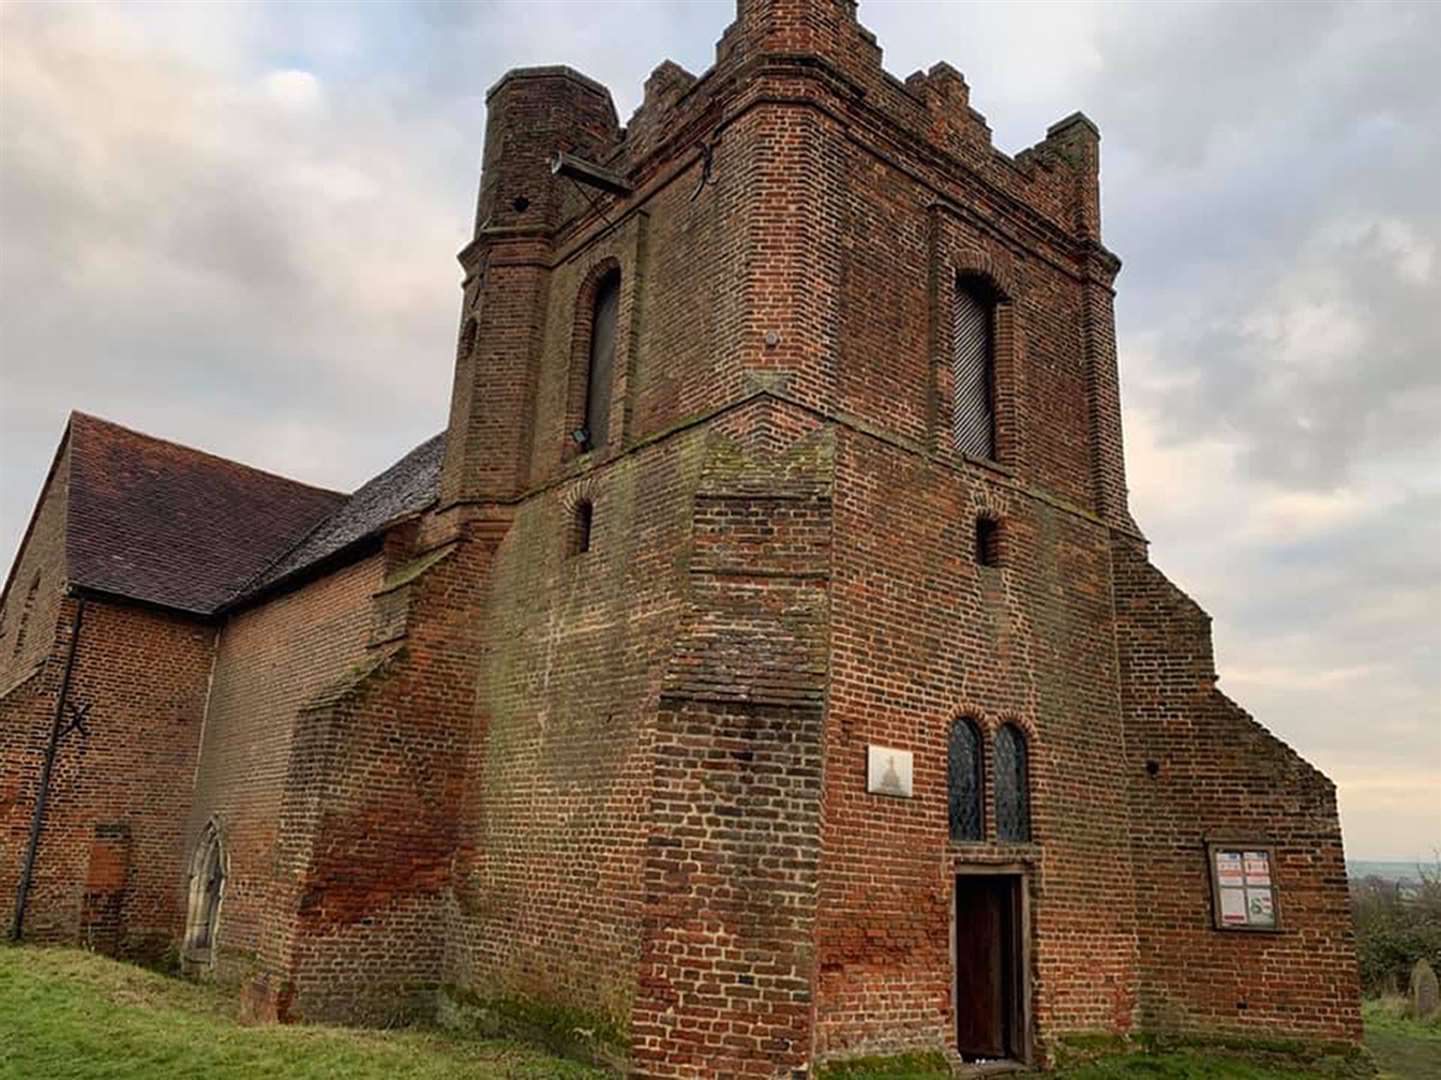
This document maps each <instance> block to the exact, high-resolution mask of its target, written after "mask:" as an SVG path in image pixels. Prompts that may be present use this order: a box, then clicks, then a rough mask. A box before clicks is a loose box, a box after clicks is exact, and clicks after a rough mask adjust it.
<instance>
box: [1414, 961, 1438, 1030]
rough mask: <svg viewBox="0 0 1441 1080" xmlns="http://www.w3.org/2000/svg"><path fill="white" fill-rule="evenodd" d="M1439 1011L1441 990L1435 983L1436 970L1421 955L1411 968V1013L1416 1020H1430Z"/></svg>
mask: <svg viewBox="0 0 1441 1080" xmlns="http://www.w3.org/2000/svg"><path fill="white" fill-rule="evenodd" d="M1438 1011H1441V991H1438V989H1437V985H1436V972H1434V971H1432V970H1431V965H1430V964H1428V963H1427V962H1426V960H1425V958H1424V957H1423V958H1422V959H1420V960H1417V961H1416V966H1415V967H1413V968H1412V969H1411V1015H1412V1016H1414V1017H1415V1018H1416V1019H1417V1020H1430V1019H1431V1017H1433V1016H1435V1015H1436V1013H1437V1012H1438Z"/></svg>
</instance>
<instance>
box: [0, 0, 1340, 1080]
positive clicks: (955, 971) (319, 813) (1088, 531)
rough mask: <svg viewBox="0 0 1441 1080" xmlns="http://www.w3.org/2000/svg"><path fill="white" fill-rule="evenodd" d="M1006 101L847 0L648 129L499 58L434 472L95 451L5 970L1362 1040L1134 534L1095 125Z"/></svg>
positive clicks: (17, 821) (21, 593)
mask: <svg viewBox="0 0 1441 1080" xmlns="http://www.w3.org/2000/svg"><path fill="white" fill-rule="evenodd" d="M968 94H969V92H968V88H967V86H966V83H965V81H964V79H963V78H962V77H961V76H960V75H959V74H958V73H957V72H956V71H955V70H954V69H953V68H951V67H948V66H947V65H945V64H937V65H936V66H935V67H933V68H931V69H930V70H929V71H927V72H917V73H915V74H913V75H911V76H909V77H908V78H906V79H905V80H904V81H902V80H900V79H897V78H895V77H894V76H892V75H890V74H888V73H887V72H886V71H885V70H884V69H883V68H882V65H881V51H880V49H879V47H878V46H877V44H876V41H875V39H874V37H873V36H872V35H871V34H870V33H869V32H867V31H866V30H865V29H864V28H863V27H862V26H861V25H860V24H859V23H858V22H857V21H856V12H855V6H854V4H853V3H850V2H847V0H739V3H738V5H737V15H736V19H735V21H734V23H733V24H732V25H731V26H730V27H729V28H728V29H727V30H726V31H725V33H724V35H723V36H722V38H721V39H720V41H719V43H718V46H717V50H716V58H715V64H714V66H713V67H712V68H710V70H708V71H707V72H705V73H704V74H702V75H699V76H697V75H692V74H691V73H689V72H687V71H685V70H683V69H681V68H680V67H679V66H677V65H676V64H674V63H670V62H666V63H663V64H661V65H660V66H659V67H658V68H656V70H655V72H654V73H653V74H652V75H651V76H650V78H649V79H648V80H647V82H646V85H645V97H644V103H643V104H642V105H641V106H640V108H639V109H638V110H637V111H636V112H635V114H634V115H633V116H632V117H631V118H630V121H629V123H628V124H626V125H625V126H624V127H622V126H620V124H619V123H618V119H617V116H616V112H615V108H614V106H613V104H612V102H611V98H610V94H609V93H608V92H607V90H606V89H605V88H604V87H602V86H600V85H598V84H597V83H595V82H593V81H592V80H590V79H588V78H586V77H585V76H584V75H581V74H578V73H577V72H575V71H572V70H570V69H567V68H562V67H550V68H528V69H519V70H514V71H511V72H510V73H508V74H507V75H505V76H504V77H503V78H502V79H501V80H500V81H499V82H498V83H497V84H496V85H495V86H494V87H492V88H491V90H490V91H489V95H488V97H487V104H488V114H487V126H486V136H485V150H484V161H483V171H482V174H481V181H480V195H479V202H478V206H477V211H476V225H475V232H474V237H473V239H471V241H470V242H469V243H467V244H466V245H465V247H464V248H463V249H462V250H461V252H460V256H459V258H460V264H461V267H462V269H463V295H462V300H461V307H460V317H459V320H458V327H457V341H458V346H457V350H456V359H455V380H454V388H453V392H452V397H451V409H450V418H449V423H448V425H447V427H446V430H445V431H444V432H443V433H441V434H439V435H437V436H436V437H435V438H433V439H430V440H429V441H427V442H425V443H423V444H422V445H420V446H418V447H417V448H416V449H415V450H413V451H412V452H411V453H409V454H408V455H406V456H405V457H404V458H402V459H401V460H400V461H399V462H397V463H396V464H395V465H394V466H393V467H391V468H390V469H388V470H386V471H385V472H384V473H382V474H381V475H379V476H377V477H375V478H374V479H373V480H371V481H369V482H368V483H366V484H364V485H363V486H361V487H360V488H359V489H357V490H356V491H354V492H353V493H351V494H349V495H346V494H342V493H338V492H334V491H326V490H320V489H317V488H314V487H310V486H307V485H305V484H301V483H297V482H295V481H292V480H288V479H284V478H282V477H279V476H274V475H271V474H268V473H264V472H260V471H258V470H256V469H253V468H249V467H247V466H245V465H241V464H238V463H236V462H233V461H227V460H224V459H222V458H218V457H215V456H212V455H210V454H206V453H203V452H201V451H199V450H193V449H189V448H186V447H182V446H177V445H175V444H173V443H169V442H166V441H164V440H161V439H157V438H152V437H150V436H147V435H143V434H140V433H138V432H135V431H131V430H128V429H126V428H124V427H121V426H119V425H117V424H114V423H111V422H109V421H105V420H100V419H97V418H95V417H92V416H88V415H84V414H81V413H75V414H73V415H72V417H71V418H70V422H69V425H68V426H67V428H66V430H65V432H64V434H63V436H62V437H61V440H60V443H59V447H58V449H57V451H56V454H55V458H54V464H53V465H52V467H51V470H50V473H49V475H48V477H46V478H45V481H44V486H43V488H42V489H41V493H40V496H39V500H38V504H37V507H36V510H35V512H34V516H33V518H32V520H31V522H30V525H29V528H28V531H27V532H26V534H25V539H24V542H23V545H22V547H21V549H20V551H19V554H18V557H17V559H16V562H15V565H14V566H13V567H12V568H11V570H10V574H9V577H8V579H7V581H6V585H5V592H4V598H3V616H0V619H3V624H0V917H3V918H4V920H5V922H6V923H8V925H9V928H10V931H11V934H12V935H14V936H18V937H21V938H23V939H24V940H27V941H36V942H68V943H82V944H85V945H87V946H90V947H93V948H96V949H99V950H103V951H108V952H113V953H117V954H120V955H145V954H150V955H156V954H165V953H170V954H171V955H172V956H174V957H175V958H177V959H178V961H179V962H180V963H181V964H182V965H183V966H184V967H185V968H186V969H188V970H189V971H190V972H192V973H194V974H196V975H197V976H202V977H213V978H217V979H229V980H232V981H233V982H234V983H235V984H236V986H237V994H239V995H241V998H242V1001H243V1006H244V1008H245V1010H247V1011H248V1013H249V1014H250V1015H252V1016H255V1017H258V1018H270V1019H279V1020H330V1021H346V1022H376V1021H381V1022H393V1021H397V1020H403V1019H407V1018H412V1017H420V1018H426V1017H432V1016H435V1015H436V1014H437V1011H440V1012H445V1013H447V1014H459V1013H461V1012H464V1011H466V1010H469V1011H470V1012H472V1013H475V1014H477V1015H481V1016H486V1017H496V1016H499V1017H502V1018H504V1017H507V1016H510V1017H521V1016H528V1017H530V1018H532V1020H534V1019H535V1018H537V1017H539V1018H541V1021H545V1022H549V1023H550V1026H551V1027H552V1028H554V1027H557V1026H560V1025H557V1024H556V1023H555V1022H554V1021H555V1018H556V1017H561V1018H569V1027H568V1028H567V1030H568V1031H570V1033H571V1035H572V1036H573V1038H574V1039H575V1040H576V1041H577V1042H582V1043H585V1046H586V1048H588V1051H589V1052H592V1053H593V1056H596V1057H599V1058H602V1059H605V1060H609V1061H611V1062H612V1063H615V1064H617V1065H618V1066H619V1067H620V1068H623V1069H628V1070H629V1071H630V1072H631V1074H632V1075H636V1076H645V1077H712V1076H722V1075H725V1076H741V1075H745V1076H758V1077H780V1076H785V1077H794V1076H802V1075H805V1074H806V1070H807V1069H809V1068H812V1067H813V1066H814V1065H815V1064H817V1063H820V1062H825V1061H830V1060H835V1059H840V1058H845V1057H848V1056H855V1055H862V1054H865V1055H870V1054H888V1053H897V1052H902V1051H912V1050H933V1051H940V1052H941V1053H943V1054H945V1055H946V1056H947V1057H948V1058H949V1059H950V1060H951V1061H953V1062H956V1063H958V1064H959V1063H961V1062H981V1061H992V1060H1010V1061H1013V1062H1021V1063H1031V1064H1042V1065H1043V1064H1046V1063H1048V1062H1050V1061H1053V1060H1054V1058H1055V1054H1056V1052H1057V1048H1058V1047H1059V1046H1061V1045H1062V1044H1063V1043H1064V1041H1065V1040H1066V1039H1067V1037H1068V1036H1071V1035H1074V1034H1076V1033H1096V1032H1109V1033H1114V1034H1127V1033H1136V1032H1154V1031H1192V1032H1206V1031H1214V1032H1226V1033H1231V1034H1236V1033H1240V1034H1252V1035H1267V1036H1269V1035H1286V1036H1295V1037H1301V1038H1305V1039H1311V1040H1318V1041H1320V1040H1342V1041H1354V1040H1356V1039H1357V1038H1358V1037H1359V1033H1360V1021H1359V1015H1358V1001H1357V998H1358V983H1357V972H1356V962H1355V957H1354V951H1353V945H1352V932H1351V926H1350V916H1349V913H1348V907H1347V894H1346V875H1345V869H1344V864H1343V859H1342V842H1341V830H1340V826H1339V824H1338V819H1337V810H1336V793H1335V788H1334V786H1333V785H1332V784H1331V783H1330V781H1328V780H1327V779H1326V778H1325V777H1324V776H1322V775H1321V774H1320V773H1319V772H1317V771H1316V770H1315V769H1314V768H1312V767H1311V766H1310V765H1308V764H1307V763H1306V762H1305V761H1303V760H1302V759H1301V758H1300V757H1299V756H1297V755H1296V754H1295V753H1294V752H1293V751H1292V750H1291V749H1290V748H1289V747H1287V746H1286V745H1285V744H1283V743H1282V742H1280V741H1279V740H1277V739H1276V738H1275V737H1274V736H1272V735H1271V734H1270V733H1268V732H1267V731H1266V730H1265V729H1264V728H1263V727H1261V726H1260V725H1259V724H1257V723H1256V722H1255V721H1254V720H1252V719H1251V717H1250V716H1248V715H1247V714H1246V713H1245V712H1244V711H1242V709H1240V708H1239V707H1238V706H1237V705H1235V704H1234V703H1232V702H1231V701H1230V700H1229V699H1228V698H1227V697H1225V696H1224V695H1223V694H1222V693H1221V692H1220V691H1219V690H1218V689H1217V688H1216V678H1217V676H1216V674H1215V671H1214V661H1213V654H1212V648H1211V638H1210V620H1209V619H1208V617H1207V615H1206V614H1205V613H1204V612H1203V611H1202V610H1201V609H1200V608H1199V607H1197V606H1196V604H1195V603H1194V602H1193V601H1192V600H1190V599H1189V598H1188V597H1187V596H1186V595H1185V594H1184V593H1183V592H1181V591H1180V589H1178V588H1177V587H1176V586H1175V585H1173V584H1172V583H1171V582H1170V581H1168V580H1167V578H1166V577H1165V576H1163V574H1162V573H1161V572H1160V571H1159V570H1157V569H1156V568H1155V567H1154V566H1153V565H1152V564H1151V563H1150V561H1149V560H1148V556H1147V545H1146V540H1145V538H1144V536H1143V534H1142V532H1141V530H1140V528H1139V527H1138V526H1137V524H1136V523H1135V522H1134V521H1133V520H1132V517H1131V514H1130V512H1129V510H1128V507H1127V496H1126V481H1125V469H1124V458H1123V452H1122V439H1121V409H1120V402H1119V398H1118V389H1117V358H1116V346H1115V330H1114V314H1113V296H1114V292H1113V282H1114V280H1115V278H1116V275H1117V272H1118V270H1119V268H1120V262H1119V260H1118V259H1117V258H1116V257H1115V256H1114V255H1113V254H1112V253H1111V252H1110V251H1109V250H1107V248H1106V247H1105V246H1104V243H1103V241H1102V234H1101V218H1100V209H1099V207H1100V200H1099V185H1098V175H1099V143H1100V136H1099V133H1098V131H1097V128H1096V126H1095V125H1094V124H1093V123H1092V122H1091V121H1090V120H1088V119H1087V118H1086V117H1085V116H1083V115H1081V114H1079V113H1077V114H1075V115H1072V116H1070V117H1067V118H1066V119H1064V120H1061V121H1060V122H1059V123H1057V124H1055V125H1053V126H1052V127H1051V128H1050V129H1049V131H1048V132H1047V133H1046V135H1045V138H1044V139H1042V140H1041V141H1040V142H1038V143H1036V145H1034V146H1033V147H1031V148H1030V149H1027V150H1025V151H1023V152H1021V153H1019V154H1017V155H1016V156H1014V157H1012V156H1008V155H1006V154H1004V153H1002V152H1000V151H998V150H997V149H996V148H995V147H993V146H992V144H991V137H990V131H989V129H988V128H987V126H986V122H985V120H984V118H983V117H982V116H981V115H980V114H979V113H977V112H976V111H974V110H973V109H972V108H971V107H970V104H969V100H968ZM541 1021H536V1022H538V1023H539V1022H541Z"/></svg>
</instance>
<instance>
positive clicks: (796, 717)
mask: <svg viewBox="0 0 1441 1080" xmlns="http://www.w3.org/2000/svg"><path fill="white" fill-rule="evenodd" d="M817 428H818V425H817V424H816V421H815V419H814V417H811V416H809V415H807V414H805V413H800V412H797V411H795V410H790V409H787V408H785V407H784V406H781V405H778V404H776V403H773V402H767V401H757V402H753V403H751V404H750V405H747V406H745V407H743V408H741V409H738V410H737V411H735V412H733V413H731V414H729V415H727V416H726V417H724V418H722V419H721V420H720V421H718V422H717V423H716V424H715V425H714V427H713V428H712V429H711V431H710V432H709V433H708V436H707V442H708V447H707V454H706V461H705V467H704V469H703V471H702V475H701V480H700V486H699V488H698V490H697V491H696V494H695V499H694V523H693V526H692V535H691V548H690V552H689V557H688V560H687V563H688V571H689V574H688V589H687V592H688V597H689V604H688V607H687V610H686V613H685V616H684V619H683V621H682V624H681V626H680V627H679V634H678V635H677V637H676V639H675V642H674V645H673V646H672V649H671V654H670V660H669V663H668V665H667V669H666V675H665V681H664V684H663V687H662V691H661V697H660V707H659V716H658V719H657V722H656V727H655V736H654V738H655V750H654V755H655V766H654V776H653V781H652V788H651V794H650V799H649V804H648V807H647V811H648V813H647V817H648V819H649V824H650V835H649V838H648V840H647V844H646V855H645V871H644V878H643V895H644V897H645V918H644V923H643V935H642V940H643V947H642V950H641V956H640V971H639V984H638V988H637V993H636V1001H635V1008H634V1010H633V1013H632V1035H633V1038H634V1044H633V1047H634V1055H635V1064H636V1066H637V1069H638V1071H639V1073H640V1074H641V1075H644V1076H654V1077H690V1076H712V1075H732V1076H774V1075H777V1074H778V1073H780V1072H786V1071H788V1070H791V1069H798V1068H802V1067H804V1066H805V1065H806V1063H807V1062H808V1061H809V1060H810V1055H811V1016H812V1009H813V1002H812V986H813V980H814V959H815V958H814V953H813V950H812V947H811V933H812V926H813V922H814V919H815V917H816V905H817V882H818V875H819V869H820V857H821V800H820V795H821V776H822V753H823V738H822V732H823V726H824V725H823V717H824V703H825V691H826V682H827V679H826V676H827V665H826V642H827V629H828V618H829V607H830V605H829V602H828V586H829V568H830V556H831V540H832V529H831V486H832V478H833V467H834V442H833V440H832V439H831V438H830V437H828V435H827V433H825V432H823V431H818V430H817Z"/></svg>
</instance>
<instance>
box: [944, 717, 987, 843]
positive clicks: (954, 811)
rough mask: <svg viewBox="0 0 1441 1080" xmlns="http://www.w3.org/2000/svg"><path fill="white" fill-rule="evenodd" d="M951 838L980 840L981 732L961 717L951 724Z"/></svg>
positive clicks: (982, 824) (982, 828)
mask: <svg viewBox="0 0 1441 1080" xmlns="http://www.w3.org/2000/svg"><path fill="white" fill-rule="evenodd" d="M949 787H950V803H951V809H950V813H951V839H952V840H982V839H984V838H985V823H984V822H983V820H982V817H981V733H980V732H979V731H978V730H977V729H976V725H975V724H974V723H973V722H972V721H970V720H967V719H965V718H962V719H960V720H957V721H956V722H955V723H954V724H952V725H951V745H950V781H949Z"/></svg>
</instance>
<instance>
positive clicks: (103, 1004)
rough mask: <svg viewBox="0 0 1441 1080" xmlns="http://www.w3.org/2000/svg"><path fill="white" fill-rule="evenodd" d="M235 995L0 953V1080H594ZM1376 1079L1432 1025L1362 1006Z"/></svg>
mask: <svg viewBox="0 0 1441 1080" xmlns="http://www.w3.org/2000/svg"><path fill="white" fill-rule="evenodd" d="M235 998H236V995H235V992H234V991H233V990H231V989H220V988H216V987H211V986H202V985H196V984H194V983H188V982H184V981H182V980H179V979H173V978H169V977H167V976H164V975H160V974H157V973H156V972H152V971H146V970H144V969H143V968H138V967H134V966H131V965H129V964H118V963H115V962H113V961H110V960H105V959H103V958H101V957H97V956H93V955H91V954H89V953H84V952H80V951H78V950H74V949H32V948H7V947H0V1080H21V1078H24V1080H52V1078H55V1080H99V1078H102V1077H103V1078H104V1080H179V1078H186V1080H189V1078H191V1077H205V1078H206V1080H242V1078H244V1080H250V1078H252V1077H286V1078H296V1080H321V1078H327V1080H329V1078H339V1080H372V1078H376V1080H378V1078H381V1077H385V1078H392V1077H393V1078H396V1080H432V1078H433V1080H441V1078H445V1080H499V1078H506V1080H530V1078H534V1080H580V1078H591V1080H596V1078H599V1077H601V1076H602V1075H603V1074H602V1073H600V1072H598V1071H596V1070H594V1069H590V1068H587V1067H586V1066H583V1065H577V1064H574V1063H572V1062H569V1061H563V1060H561V1059H558V1058H554V1057H550V1056H548V1055H546V1054H544V1053H542V1052H540V1051H537V1050H533V1049H530V1048H528V1047H524V1046H520V1045H517V1044H515V1043H509V1042H494V1041H480V1040H475V1039H466V1038H459V1037H451V1036H449V1035H446V1034H443V1033H440V1032H435V1031H426V1030H415V1029H413V1030H408V1031H356V1030H352V1029H348V1028H330V1027H318V1026H293V1027H279V1026H262V1027H244V1026H241V1025H240V1024H238V1023H236V1022H235ZM1366 1045H1367V1047H1368V1048H1369V1049H1370V1050H1371V1052H1372V1054H1373V1055H1374V1057H1375V1058H1376V1062H1377V1064H1378V1065H1379V1066H1380V1068H1381V1077H1382V1078H1383V1080H1441V1024H1418V1023H1416V1022H1415V1021H1413V1020H1409V1019H1406V1017H1405V1016H1404V1014H1403V1010H1402V1007H1401V1005H1400V1004H1399V1003H1398V1002H1368V1003H1367V1005H1366ZM822 1075H825V1076H835V1077H837V1078H841V1077H844V1080H873V1078H874V1080H878V1078H880V1077H885V1078H887V1080H947V1076H948V1074H947V1073H945V1072H944V1071H943V1070H938V1069H936V1068H935V1067H933V1065H932V1064H931V1063H928V1062H926V1061H924V1059H923V1058H915V1059H912V1060H911V1061H910V1062H906V1063H902V1062H897V1061H894V1060H893V1061H892V1062H891V1063H890V1066H889V1068H886V1067H873V1068H859V1069H855V1068H843V1069H839V1070H838V1069H828V1070H823V1071H822ZM1051 1075H1052V1076H1053V1077H1054V1078H1055V1080H1304V1078H1306V1077H1314V1076H1316V1075H1318V1074H1317V1073H1315V1072H1305V1071H1297V1070H1295V1069H1288V1068H1282V1067H1277V1066H1272V1065H1261V1064H1255V1063H1251V1062H1246V1061H1239V1060H1237V1059H1235V1058H1225V1057H1217V1056H1212V1055H1208V1054H1202V1053H1199V1052H1175V1053H1163V1054H1141V1053H1136V1054H1127V1055H1124V1056H1120V1057H1111V1058H1105V1059H1102V1060H1099V1061H1094V1062H1090V1063H1088V1064H1085V1065H1079V1066H1075V1067H1072V1068H1069V1069H1064V1070H1061V1071H1059V1072H1056V1073H1053V1074H1051Z"/></svg>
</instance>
